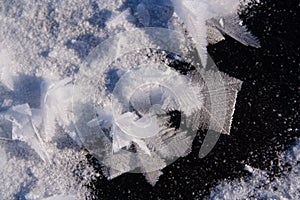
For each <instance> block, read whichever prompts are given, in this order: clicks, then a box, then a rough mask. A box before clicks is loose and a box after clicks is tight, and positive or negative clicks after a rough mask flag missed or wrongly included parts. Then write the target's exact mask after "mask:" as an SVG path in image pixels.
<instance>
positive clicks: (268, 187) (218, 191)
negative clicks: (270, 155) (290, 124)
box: [207, 140, 300, 200]
mask: <svg viewBox="0 0 300 200" xmlns="http://www.w3.org/2000/svg"><path fill="white" fill-rule="evenodd" d="M279 157H280V159H279V160H281V163H280V165H279V167H281V168H282V169H283V166H284V165H288V166H291V170H290V171H283V173H282V174H281V175H280V176H277V177H275V178H272V179H271V177H269V175H268V173H267V172H266V171H262V170H260V169H254V168H252V167H251V166H248V165H246V166H245V170H247V171H249V172H251V174H252V175H251V176H250V177H246V178H241V179H235V180H233V181H222V182H220V183H219V185H218V186H216V187H215V188H214V189H213V190H212V191H211V194H210V195H209V197H208V198H207V199H213V200H217V199H220V200H221V199H230V200H235V199H249V198H254V199H276V200H277V199H278V200H279V199H280V200H281V199H300V166H299V161H300V140H297V142H296V143H295V144H294V145H292V146H291V147H290V149H289V150H288V151H286V152H284V153H282V154H281V155H279Z"/></svg>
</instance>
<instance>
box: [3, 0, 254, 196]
mask: <svg viewBox="0 0 300 200" xmlns="http://www.w3.org/2000/svg"><path fill="white" fill-rule="evenodd" d="M136 2H137V5H134V6H133V7H130V8H127V9H125V11H123V12H122V11H120V10H121V9H119V8H120V7H121V6H122V5H121V4H123V3H124V1H93V2H92V3H91V2H90V1H73V0H66V1H60V0H54V1H51V2H49V1H47V0H33V1H25V0H20V1H11V0H4V1H1V3H0V82H1V83H0V154H1V159H0V178H1V179H2V180H3V184H1V186H0V194H1V195H2V196H1V197H2V198H3V199H12V198H25V197H26V198H27V199H32V200H35V199H43V198H54V199H55V198H67V197H70V198H73V195H74V196H76V198H77V199H84V198H86V197H87V196H88V195H89V190H88V189H87V188H85V187H84V185H86V183H88V182H89V181H91V179H92V178H94V177H98V178H99V176H100V175H99V174H95V173H94V171H93V169H91V168H90V167H89V165H88V163H87V160H86V152H85V151H84V150H83V148H82V143H81V142H82V141H81V140H79V138H78V135H77V134H76V132H75V128H74V126H73V125H74V124H73V122H72V120H71V118H72V117H73V116H72V114H73V113H72V112H70V111H71V110H72V109H71V108H70V107H71V105H70V97H71V95H70V94H71V92H72V87H73V85H72V84H73V81H74V79H73V78H74V77H73V75H74V73H77V71H78V67H79V66H80V65H81V64H82V62H83V61H84V60H85V59H86V57H87V55H88V54H89V53H90V52H91V50H92V49H93V48H94V47H95V46H97V45H98V44H100V43H101V42H102V41H103V40H105V39H107V38H108V37H109V36H111V35H115V34H117V33H120V32H123V31H128V30H131V29H133V28H137V27H143V26H155V27H163V28H170V29H172V27H176V26H177V25H178V24H179V23H177V21H176V19H177V18H176V17H174V16H176V15H174V7H175V12H176V13H177V15H178V16H179V17H180V18H181V20H183V21H184V23H185V26H187V28H188V31H189V34H190V35H191V36H192V37H193V38H195V43H196V44H197V45H198V46H197V49H198V51H199V52H200V53H201V55H202V60H205V54H206V50H205V48H206V45H207V42H206V38H207V39H208V42H212V41H213V42H218V41H220V40H222V39H223V34H224V33H226V34H229V35H231V36H232V37H234V38H235V39H237V40H239V41H241V42H243V43H244V44H249V45H252V46H258V43H257V42H252V39H253V37H252V36H251V35H250V34H246V36H247V37H246V38H244V37H243V36H241V35H243V33H245V31H246V29H245V28H244V27H242V28H238V27H239V26H238V25H237V24H240V22H239V23H238V20H237V18H236V17H231V18H230V17H226V16H236V15H235V14H236V9H237V7H238V2H237V1H226V2H224V1H209V0H203V1H201V4H199V5H201V6H203V7H199V6H194V5H192V6H190V5H189V4H187V3H186V2H183V3H181V2H179V1H174V2H173V3H172V2H171V1H169V0H165V1H158V0H150V1H148V0H142V1H136ZM139 3H140V4H139ZM181 4H183V5H185V7H186V8H185V10H184V11H181V10H180V9H181ZM124 5H125V3H124ZM182 8H183V7H182ZM192 8H193V9H194V10H193V9H192ZM204 8H207V12H204V14H203V15H199V13H200V12H199V11H200V10H203V9H204ZM189 9H190V10H189ZM221 17H223V18H221ZM188 19H192V20H191V21H189V20H188ZM194 19H197V20H198V21H197V22H195V20H194ZM214 19H215V20H216V21H214ZM217 21H219V22H221V23H219V24H218V23H217ZM205 23H206V24H207V26H206V27H205ZM180 28H182V27H181V25H180ZM180 28H179V29H180ZM174 29H176V28H174ZM206 29H207V30H206ZM180 30H181V29H180ZM203 30H206V33H205V31H203ZM196 33H198V34H196ZM146 35H147V34H146ZM148 37H149V38H148V39H149V40H148V41H150V42H149V43H148V44H149V45H150V44H151V45H150V46H151V47H153V48H156V47H157V46H159V41H153V40H151V37H152V36H151V35H148ZM164 37H165V36H164ZM164 37H163V38H164ZM154 38H155V37H154ZM152 39H153V38H152ZM173 39H174V38H173ZM162 42H163V41H162ZM129 44H130V43H129ZM126 45H127V46H128V43H127V44H126ZM129 46H130V45H129ZM184 46H187V45H183V46H179V47H172V49H176V48H181V50H183V49H184V48H185V47H184ZM118 50H119V53H120V54H121V53H122V51H126V47H125V48H124V49H123V50H122V49H121V48H119V49H118ZM119 53H118V54H119ZM146 54H148V55H149V56H150V57H152V58H151V59H149V57H148V56H146V57H143V58H141V59H140V60H139V58H127V59H125V61H124V60H123V62H125V63H119V64H117V62H116V63H115V64H116V65H117V67H116V69H118V70H117V72H116V74H117V75H116V77H118V76H121V75H123V73H124V69H125V70H126V69H128V67H129V66H133V65H135V64H137V62H139V63H140V64H141V63H143V64H145V63H146V62H145V61H149V60H152V61H153V62H154V63H156V64H157V61H158V60H160V59H161V57H159V56H158V54H157V53H153V52H150V53H149V52H146ZM114 58H115V57H114ZM161 64H165V63H161ZM122 66H123V67H122ZM80 70H81V71H82V69H80ZM98 72H99V71H98ZM107 73H111V74H113V75H115V74H114V71H110V72H107ZM172 73H173V74H174V73H175V72H172ZM176 73H177V72H176ZM98 74H102V73H98ZM177 75H178V74H177ZM177 75H176V77H180V76H181V75H180V76H179V75H178V76H177ZM112 77H114V76H112ZM208 77H211V79H212V80H219V79H216V77H218V76H217V75H216V74H213V73H211V74H209V75H208ZM186 79H187V78H182V79H181V80H182V85H185V88H189V89H190V90H194V89H200V88H201V89H200V90H201V94H202V99H200V100H199V99H198V100H199V101H197V102H198V103H196V104H195V107H191V108H190V107H187V106H186V105H185V104H183V105H180V106H179V107H180V108H181V109H182V110H185V112H186V113H187V114H191V113H194V118H192V119H190V120H189V121H188V123H189V124H190V126H191V127H192V129H193V130H197V129H198V128H199V126H200V127H202V128H208V127H209V125H208V124H207V123H206V122H207V120H208V118H209V117H211V118H213V119H217V118H218V117H225V119H224V121H225V124H222V123H221V125H220V124H219V123H218V122H217V120H214V121H215V122H214V124H215V126H214V128H215V129H216V130H215V131H219V132H222V133H225V134H228V133H229V131H230V125H231V118H232V115H233V111H234V104H235V98H236V95H237V92H238V90H239V89H240V86H241V82H240V81H239V80H237V79H234V78H230V77H228V76H226V75H224V74H222V80H223V79H224V82H225V83H226V84H225V85H224V87H222V88H221V89H220V88H219V89H220V90H221V91H222V92H219V93H215V94H214V97H215V98H218V97H221V96H224V95H225V94H226V95H227V94H228V95H227V96H226V99H225V100H224V101H221V102H219V104H218V107H217V108H216V110H215V112H213V113H212V112H209V111H210V110H209V108H210V106H211V105H210V103H209V95H208V90H207V85H205V84H204V83H203V82H200V84H198V85H196V87H195V85H194V86H191V85H188V84H187V82H186V81H185V80H186ZM84 81H86V82H85V83H88V82H89V81H92V80H90V79H85V80H84ZM113 82H114V80H111V82H108V81H107V82H102V83H107V87H108V86H111V84H112V83H113ZM92 84H95V85H96V83H92ZM201 84H202V85H201ZM95 85H94V86H95ZM180 88H181V87H180ZM85 89H86V93H85V94H91V93H89V92H94V91H90V90H89V89H90V88H85ZM109 89H111V88H109V87H108V90H109ZM159 90H161V88H159V87H156V88H150V89H149V90H148V91H147V92H148V94H147V93H146V94H147V95H145V96H144V97H143V99H142V101H145V102H147V101H152V99H153V98H152V97H154V96H155V95H153V94H152V93H155V94H162V96H161V97H162V98H161V99H162V100H163V101H159V100H158V99H156V97H155V98H154V99H155V100H156V102H159V103H158V104H159V105H160V107H156V104H152V103H148V104H146V105H147V106H146V107H148V105H151V106H152V105H153V107H151V109H150V110H148V111H149V112H148V111H147V112H148V113H149V114H148V115H147V114H145V116H144V118H143V120H141V121H138V123H139V126H140V125H144V124H145V122H147V121H149V120H150V121H151V120H153V122H154V123H153V124H155V125H157V122H166V121H168V120H169V118H168V117H166V118H158V117H155V118H154V117H153V115H154V114H155V115H161V114H163V115H165V112H162V110H163V109H165V110H168V111H171V112H172V110H171V109H172V108H174V107H176V108H177V106H178V102H176V101H174V99H173V98H169V97H170V96H171V95H170V93H168V91H167V90H166V89H165V88H164V89H163V92H162V93H160V92H158V91H159ZM190 90H188V91H187V92H186V93H183V92H182V93H180V96H185V95H186V94H190V95H191V96H192V97H193V98H194V97H195V96H199V94H198V93H197V92H191V91H190ZM184 92H185V91H184ZM141 93H142V92H141V91H136V93H135V94H134V95H133V97H132V99H130V102H132V103H133V104H134V106H135V107H137V108H138V110H139V111H141V112H142V111H143V109H144V107H145V106H144V105H145V104H144V103H142V104H140V100H141V99H140V98H139V97H137V96H139V95H141ZM85 94H84V95H85ZM84 95H83V96H81V97H82V98H83V99H84V97H85V96H84ZM135 95H136V96H135ZM164 95H165V96H166V97H165V96H164ZM100 96H101V95H100ZM102 96H104V94H102ZM187 96H188V95H187ZM150 97H151V98H150ZM157 98H158V97H157ZM183 102H184V101H183ZM88 103H91V104H88ZM93 103H94V102H87V104H86V107H84V109H82V110H81V111H87V112H86V113H84V114H82V115H86V116H80V115H79V116H77V117H79V118H80V117H91V116H88V115H89V114H90V113H92V111H94V110H93V109H94V107H93V105H94V104H93ZM96 103H99V102H96ZM91 105H92V108H91V107H89V106H91ZM97 105H98V106H99V107H97V109H96V111H97V112H96V114H97V115H98V116H97V115H96V114H95V113H93V114H95V115H92V117H91V118H90V120H89V121H88V122H89V123H87V124H84V125H87V127H88V128H87V132H88V133H94V132H93V131H99V130H98V129H97V127H101V128H102V129H103V130H101V131H102V132H103V135H104V136H105V137H103V135H100V134H98V136H97V137H94V136H95V135H94V134H92V135H87V138H88V136H92V137H90V139H89V140H85V141H84V143H85V145H87V146H89V147H93V146H97V145H99V143H97V142H99V141H103V140H105V142H106V143H109V142H111V141H112V140H113V139H115V141H119V142H120V143H119V144H116V143H115V146H114V149H115V150H116V151H117V150H120V148H121V147H122V146H123V147H124V146H126V147H128V138H125V140H124V138H122V137H120V136H121V134H120V135H118V134H115V135H110V134H109V132H110V128H111V124H112V120H113V118H112V116H111V113H112V112H113V110H112V107H110V106H107V105H105V102H104V104H103V105H101V106H100V105H99V104H97ZM193 105H194V104H193ZM200 105H201V110H200V112H198V113H195V112H194V109H198V108H199V107H200ZM224 107H226V112H224V113H223V112H222V114H219V113H220V111H221V110H222V109H221V108H224ZM162 108H163V109H162ZM147 112H146V111H145V112H144V113H147ZM122 114H123V113H122ZM127 114H130V113H127ZM127 114H126V115H120V116H122V117H124V118H120V119H122V120H125V121H122V120H120V119H118V122H119V124H121V123H124V122H125V123H126V124H127V123H128V121H126V120H128V119H127V118H125V117H126V116H127ZM217 115H220V116H217ZM99 116H101V117H99ZM216 116H217V117H216ZM130 117H131V118H130V120H129V122H130V123H135V121H134V120H132V119H135V117H137V114H136V113H134V115H133V114H131V115H130ZM155 120H156V121H155ZM199 121H202V122H203V123H202V124H198V123H197V122H199ZM164 126H165V124H164V123H162V124H159V126H156V128H157V130H160V128H161V127H164ZM121 127H122V128H125V129H126V128H128V127H127V126H126V125H123V126H122V125H121ZM152 128H153V127H151V129H149V130H152ZM164 128H165V127H164ZM115 130H116V131H118V132H119V133H120V132H121V130H118V129H115ZM127 132H128V130H127ZM134 132H136V131H134ZM97 133H99V132H97ZM135 135H136V134H135ZM117 136H118V137H119V138H118V137H117ZM130 141H131V143H135V147H136V149H130V148H129V149H128V150H129V151H133V150H136V151H137V152H139V154H140V155H139V156H137V158H138V159H137V160H134V163H135V164H136V166H144V169H143V170H144V171H151V170H154V169H158V168H159V169H161V168H163V167H164V166H166V163H165V162H164V161H163V160H161V158H160V157H159V154H162V155H166V157H167V158H168V159H171V157H172V156H175V157H178V156H184V155H186V154H188V153H189V151H190V147H191V141H192V138H191V137H188V136H187V135H186V132H185V131H180V130H174V129H172V128H171V129H166V130H165V129H164V130H163V131H162V132H161V135H160V134H159V135H157V137H156V138H154V139H152V140H150V139H145V141H141V140H137V139H132V138H130ZM121 149H122V148H121ZM183 149H185V150H186V151H183ZM89 150H90V153H93V154H97V155H103V152H111V150H112V146H110V145H108V146H105V147H103V148H101V149H96V148H91V149H89ZM153 151H155V153H153ZM149 154H151V155H152V156H149ZM106 155H107V157H105V159H104V162H110V163H113V165H116V166H117V165H121V168H122V169H126V168H128V171H129V170H130V167H128V166H130V165H132V163H131V160H130V159H129V158H130V154H129V153H128V154H122V155H117V157H114V158H112V157H111V155H110V154H106ZM79 162H82V163H83V164H84V165H85V168H84V171H83V172H81V171H80V170H79V169H77V167H76V166H77V164H78V163H79ZM151 163H155V164H156V166H153V165H152V164H151ZM117 167H118V166H117ZM78 170H79V172H78ZM74 171H75V172H74ZM125 171H126V170H125ZM125 171H117V170H115V169H113V168H110V169H108V170H107V171H106V172H107V173H106V175H107V177H109V178H114V177H117V176H119V175H121V174H122V173H124V172H125ZM73 172H74V173H75V174H74V173H73ZM81 173H82V174H83V175H82V174H81ZM161 174H162V172H161V171H160V170H154V171H152V172H149V173H145V177H146V179H147V180H148V181H149V183H151V184H152V185H154V184H155V183H156V181H157V180H158V178H159V176H160V175H161ZM78 176H79V177H82V176H83V180H84V181H83V182H80V183H78V180H77V177H78ZM69 195H71V196H69Z"/></svg>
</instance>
